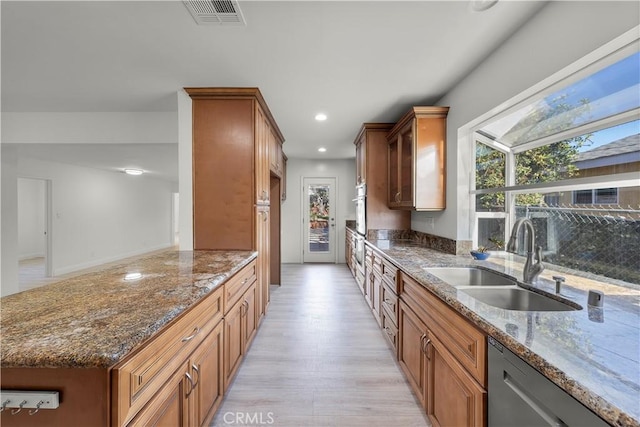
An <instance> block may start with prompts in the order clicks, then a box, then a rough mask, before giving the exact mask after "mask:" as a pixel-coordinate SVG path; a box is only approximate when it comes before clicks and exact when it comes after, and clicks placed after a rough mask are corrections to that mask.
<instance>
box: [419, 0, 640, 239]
mask: <svg viewBox="0 0 640 427" xmlns="http://www.w3.org/2000/svg"><path fill="white" fill-rule="evenodd" d="M496 7H500V3H498V5H497V6H496ZM639 16H640V3H638V2H627V1H621V2H620V1H553V2H549V3H548V4H547V5H546V6H545V7H543V8H542V9H541V11H540V12H539V13H538V14H536V15H535V16H533V17H532V18H531V20H529V22H527V23H526V24H525V25H524V26H523V27H522V28H521V29H520V30H519V31H518V32H516V33H515V34H514V35H513V36H512V37H511V38H510V39H509V40H507V41H506V42H505V43H504V44H503V45H502V46H501V47H500V48H498V49H497V50H496V51H494V52H493V54H491V55H490V56H489V57H488V58H487V59H486V60H485V61H484V62H483V63H482V64H480V66H478V67H477V68H476V69H475V70H474V71H473V72H472V73H471V74H469V75H468V76H467V77H466V78H465V79H464V80H463V81H462V82H460V83H459V84H458V85H457V86H456V87H455V88H453V89H452V90H451V91H449V92H448V93H447V95H446V96H444V97H443V98H442V99H440V100H439V101H438V102H437V103H436V105H443V106H450V107H451V109H450V110H449V116H448V120H447V209H446V210H445V211H444V212H441V213H435V214H434V213H425V212H412V216H411V228H412V229H414V230H418V231H422V232H425V233H431V234H437V235H439V236H443V237H448V238H450V239H456V240H471V228H470V225H471V224H470V206H469V203H468V202H465V200H468V192H469V181H470V179H471V177H472V174H473V170H472V168H471V165H470V164H469V156H468V153H467V154H465V153H464V152H462V151H461V150H460V149H459V148H460V147H461V145H462V144H465V143H467V141H461V140H459V138H458V129H459V128H460V127H462V126H464V125H465V124H467V123H469V122H470V121H472V120H474V119H476V118H477V117H479V116H481V115H483V114H485V113H487V112H488V111H490V110H492V109H494V108H495V107H497V106H498V105H500V104H502V103H503V102H505V101H507V100H509V99H510V98H512V97H514V96H515V95H517V94H519V93H520V92H523V91H524V90H526V89H528V88H529V87H531V86H533V85H535V84H536V83H538V82H540V81H542V80H544V79H545V78H547V77H549V76H551V75H552V74H554V73H556V72H558V71H559V70H561V69H562V68H564V67H566V66H567V65H569V64H571V63H572V62H574V61H576V60H578V59H579V58H582V57H583V56H585V55H586V54H588V53H590V52H592V51H593V50H595V49H597V48H599V47H600V46H602V45H604V44H606V43H608V42H609V41H611V40H613V39H614V38H616V37H618V36H620V35H621V34H623V33H624V32H626V31H628V30H630V29H631V28H633V27H634V26H636V25H638V24H640V22H639V21H640V18H639ZM430 216H431V217H434V224H433V229H432V228H431V223H430V220H428V219H427V218H428V217H430Z"/></svg>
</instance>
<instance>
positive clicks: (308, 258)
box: [303, 178, 336, 262]
mask: <svg viewBox="0 0 640 427" xmlns="http://www.w3.org/2000/svg"><path fill="white" fill-rule="evenodd" d="M304 195H305V197H304V201H303V210H304V222H303V224H304V249H303V259H304V262H335V261H336V257H335V252H334V248H335V247H336V245H335V178H304Z"/></svg>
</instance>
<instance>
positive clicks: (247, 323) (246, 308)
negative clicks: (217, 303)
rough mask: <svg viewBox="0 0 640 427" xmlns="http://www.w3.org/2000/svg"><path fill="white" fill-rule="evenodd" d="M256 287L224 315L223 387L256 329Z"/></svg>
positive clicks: (235, 369)
mask: <svg viewBox="0 0 640 427" xmlns="http://www.w3.org/2000/svg"><path fill="white" fill-rule="evenodd" d="M256 292H257V288H256V285H255V284H253V285H252V286H251V287H249V289H247V290H246V291H245V293H244V294H243V295H242V297H241V298H240V299H239V301H238V302H237V303H236V304H235V305H234V306H233V307H232V308H231V309H230V310H229V311H228V312H227V314H225V334H224V342H225V344H224V349H225V353H224V387H225V389H226V388H227V387H228V386H229V383H231V380H232V378H233V376H234V375H235V373H236V371H237V370H238V367H239V366H240V362H241V361H242V358H243V357H244V355H245V353H246V351H247V349H248V348H249V345H250V344H251V341H252V340H253V337H254V336H255V335H256V332H257V328H258V316H259V312H258V309H259V307H258V305H257V304H256V300H257V299H256Z"/></svg>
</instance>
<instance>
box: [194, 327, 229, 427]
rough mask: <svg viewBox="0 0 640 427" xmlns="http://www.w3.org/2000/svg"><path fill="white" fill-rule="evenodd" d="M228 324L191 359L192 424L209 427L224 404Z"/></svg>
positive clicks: (212, 335) (217, 331) (219, 329)
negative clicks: (192, 386) (225, 328)
mask: <svg viewBox="0 0 640 427" xmlns="http://www.w3.org/2000/svg"><path fill="white" fill-rule="evenodd" d="M223 331H224V322H220V323H219V324H218V326H216V327H215V328H214V329H213V331H211V333H209V335H208V336H207V337H206V338H205V339H204V340H203V341H202V343H201V344H200V346H199V347H198V349H197V350H196V351H195V352H194V353H193V355H192V356H191V366H190V370H191V377H192V378H193V380H194V382H195V386H194V390H193V392H192V393H191V397H190V401H189V403H190V405H191V410H190V411H189V412H190V414H191V417H190V418H191V419H193V420H194V421H193V422H192V423H191V424H192V425H194V426H207V425H209V422H210V421H211V419H212V418H213V414H214V413H215V411H216V409H217V408H218V406H219V405H220V402H222V396H223V393H224V371H223V369H224V354H223V349H224V341H223Z"/></svg>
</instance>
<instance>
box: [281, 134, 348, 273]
mask: <svg viewBox="0 0 640 427" xmlns="http://www.w3.org/2000/svg"><path fill="white" fill-rule="evenodd" d="M285 151H286V145H285ZM355 176H356V165H355V162H354V160H353V159H344V160H305V159H289V160H288V161H287V200H286V201H285V202H284V203H283V204H282V212H281V224H282V225H281V233H282V239H281V242H282V263H301V262H302V178H303V177H313V178H327V177H336V178H337V201H336V203H337V215H336V243H337V244H336V248H337V250H338V262H340V263H344V262H345V261H344V239H345V221H346V220H347V219H355V217H356V211H355V203H353V201H352V200H353V199H354V198H355Z"/></svg>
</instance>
